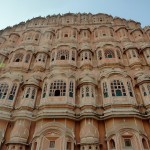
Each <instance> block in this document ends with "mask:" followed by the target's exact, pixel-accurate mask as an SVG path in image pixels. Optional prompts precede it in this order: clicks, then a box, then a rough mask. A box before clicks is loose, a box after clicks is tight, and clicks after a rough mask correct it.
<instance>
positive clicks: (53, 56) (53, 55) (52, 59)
mask: <svg viewBox="0 0 150 150" xmlns="http://www.w3.org/2000/svg"><path fill="white" fill-rule="evenodd" d="M54 59H55V52H53V53H52V57H51V61H54Z"/></svg>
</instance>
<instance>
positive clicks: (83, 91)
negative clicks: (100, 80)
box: [81, 85, 95, 98]
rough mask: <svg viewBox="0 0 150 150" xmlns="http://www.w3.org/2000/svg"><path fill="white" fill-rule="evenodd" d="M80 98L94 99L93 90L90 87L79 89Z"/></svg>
mask: <svg viewBox="0 0 150 150" xmlns="http://www.w3.org/2000/svg"><path fill="white" fill-rule="evenodd" d="M81 97H82V98H83V97H92V98H93V97H95V89H94V87H93V86H91V85H87V86H83V87H82V88H81Z"/></svg>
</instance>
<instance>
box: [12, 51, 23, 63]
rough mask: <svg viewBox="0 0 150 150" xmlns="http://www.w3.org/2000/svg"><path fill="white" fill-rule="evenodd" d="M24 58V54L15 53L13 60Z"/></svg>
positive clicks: (17, 60)
mask: <svg viewBox="0 0 150 150" xmlns="http://www.w3.org/2000/svg"><path fill="white" fill-rule="evenodd" d="M22 60H23V54H22V53H18V54H16V55H15V57H14V60H13V62H21V61H22Z"/></svg>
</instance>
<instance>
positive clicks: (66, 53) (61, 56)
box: [57, 50, 69, 60]
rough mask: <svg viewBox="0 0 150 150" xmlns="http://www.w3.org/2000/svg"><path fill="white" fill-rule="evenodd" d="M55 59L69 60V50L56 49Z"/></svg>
mask: <svg viewBox="0 0 150 150" xmlns="http://www.w3.org/2000/svg"><path fill="white" fill-rule="evenodd" d="M57 60H69V51H68V50H60V51H58V53H57Z"/></svg>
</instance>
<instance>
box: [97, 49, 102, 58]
mask: <svg viewBox="0 0 150 150" xmlns="http://www.w3.org/2000/svg"><path fill="white" fill-rule="evenodd" d="M97 55H98V59H99V60H101V59H102V51H101V50H99V51H98V53H97Z"/></svg>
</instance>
